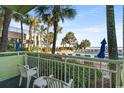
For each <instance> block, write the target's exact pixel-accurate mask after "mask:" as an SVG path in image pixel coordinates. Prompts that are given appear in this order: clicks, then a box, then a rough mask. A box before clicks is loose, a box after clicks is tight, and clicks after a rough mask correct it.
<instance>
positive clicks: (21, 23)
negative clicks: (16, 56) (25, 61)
mask: <svg viewBox="0 0 124 93" xmlns="http://www.w3.org/2000/svg"><path fill="white" fill-rule="evenodd" d="M22 20H23V19H22ZM22 20H21V21H20V25H21V48H23V22H22Z"/></svg>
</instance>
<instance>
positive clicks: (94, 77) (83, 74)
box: [26, 53, 122, 88]
mask: <svg viewBox="0 0 124 93" xmlns="http://www.w3.org/2000/svg"><path fill="white" fill-rule="evenodd" d="M26 58H27V64H28V65H29V66H30V67H35V66H37V67H38V68H39V75H40V76H49V75H51V74H53V75H54V77H55V78H58V79H60V80H63V81H65V82H69V80H70V79H73V80H74V87H75V88H82V87H83V88H84V87H86V88H93V87H94V88H96V87H101V88H104V87H109V88H111V87H120V86H121V77H120V76H121V64H122V61H121V60H105V59H103V60H102V59H94V58H88V57H75V56H59V55H49V54H46V55H45V54H41V53H38V54H35V53H28V54H27V56H26ZM109 65H113V66H115V69H109Z"/></svg>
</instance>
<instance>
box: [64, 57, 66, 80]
mask: <svg viewBox="0 0 124 93" xmlns="http://www.w3.org/2000/svg"><path fill="white" fill-rule="evenodd" d="M66 63H67V58H66V57H65V64H64V65H65V67H64V71H65V75H64V76H65V77H64V80H65V82H66V72H67V68H66Z"/></svg>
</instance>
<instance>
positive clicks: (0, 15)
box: [0, 6, 4, 31]
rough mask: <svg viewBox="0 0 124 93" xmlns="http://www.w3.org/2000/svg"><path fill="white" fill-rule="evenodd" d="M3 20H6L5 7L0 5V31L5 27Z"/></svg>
mask: <svg viewBox="0 0 124 93" xmlns="http://www.w3.org/2000/svg"><path fill="white" fill-rule="evenodd" d="M3 20H4V8H3V7H2V6H0V31H1V30H2V27H3Z"/></svg>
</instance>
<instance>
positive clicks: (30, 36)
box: [28, 25, 32, 51]
mask: <svg viewBox="0 0 124 93" xmlns="http://www.w3.org/2000/svg"><path fill="white" fill-rule="evenodd" d="M31 50H32V25H30V26H29V42H28V51H31Z"/></svg>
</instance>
